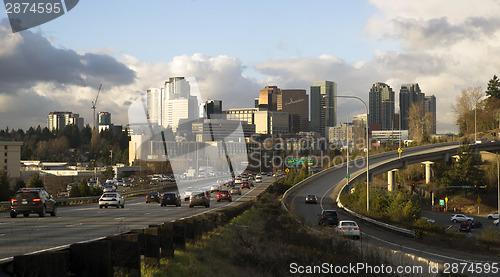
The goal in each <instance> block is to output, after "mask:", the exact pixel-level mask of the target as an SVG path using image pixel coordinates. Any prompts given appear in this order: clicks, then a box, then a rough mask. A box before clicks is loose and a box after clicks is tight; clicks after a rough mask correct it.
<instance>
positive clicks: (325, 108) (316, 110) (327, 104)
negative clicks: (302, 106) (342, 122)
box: [310, 81, 337, 137]
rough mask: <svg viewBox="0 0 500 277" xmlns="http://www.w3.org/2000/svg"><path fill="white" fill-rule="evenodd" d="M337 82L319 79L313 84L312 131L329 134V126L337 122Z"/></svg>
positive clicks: (324, 134)
mask: <svg viewBox="0 0 500 277" xmlns="http://www.w3.org/2000/svg"><path fill="white" fill-rule="evenodd" d="M336 96H337V84H336V83H335V82H331V81H317V82H314V83H313V85H312V86H311V96H310V97H311V108H310V110H311V131H313V132H316V133H319V134H321V135H323V136H325V137H326V136H328V134H327V131H328V130H327V127H334V126H335V125H336V123H337V98H336Z"/></svg>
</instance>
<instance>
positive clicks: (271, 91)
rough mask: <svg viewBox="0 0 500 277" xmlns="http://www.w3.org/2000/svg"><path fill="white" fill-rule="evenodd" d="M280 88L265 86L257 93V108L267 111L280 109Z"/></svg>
mask: <svg viewBox="0 0 500 277" xmlns="http://www.w3.org/2000/svg"><path fill="white" fill-rule="evenodd" d="M279 102H281V90H280V89H279V88H278V87H277V86H266V87H265V88H264V89H262V90H261V91H260V94H259V107H258V108H259V109H261V110H268V111H280V110H281V106H279V105H278V103H279Z"/></svg>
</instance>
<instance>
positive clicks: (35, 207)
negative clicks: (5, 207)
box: [10, 188, 57, 218]
mask: <svg viewBox="0 0 500 277" xmlns="http://www.w3.org/2000/svg"><path fill="white" fill-rule="evenodd" d="M56 211H57V208H56V201H55V200H54V199H52V196H50V195H49V194H48V193H47V192H46V191H45V190H44V189H42V188H23V189H20V190H18V191H17V192H16V193H15V194H14V196H12V199H11V200H10V217H12V218H15V217H17V215H18V214H23V215H24V216H25V217H28V216H29V215H30V214H38V215H39V216H40V217H44V216H45V213H46V212H49V213H50V215H51V216H56Z"/></svg>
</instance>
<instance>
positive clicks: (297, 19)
mask: <svg viewBox="0 0 500 277" xmlns="http://www.w3.org/2000/svg"><path fill="white" fill-rule="evenodd" d="M499 15H500V2H498V1H495V0H485V1H481V4H480V5H479V4H472V3H471V2H470V1H469V0H458V1H436V0H422V1H406V0H366V1H362V0H357V1H326V0H313V1H305V0H304V1H299V0H288V1H278V0H275V1H260V0H257V1H229V0H227V1H223V0H213V1H212V0H203V1H195V0H191V1H165V0H143V1H130V0H120V1H117V0H108V1H97V0H87V1H80V2H79V3H78V5H77V6H76V7H75V8H73V9H72V10H71V11H69V12H68V13H66V14H65V15H63V16H61V17H59V18H56V19H54V20H53V21H50V22H48V23H45V24H43V25H40V26H38V27H35V28H32V29H28V30H25V31H21V32H18V33H12V30H11V28H10V25H9V22H8V20H7V14H6V11H5V8H4V7H3V6H2V7H0V105H1V108H0V128H2V129H4V128H6V127H9V128H11V129H12V128H14V129H18V128H21V129H27V128H29V127H30V126H34V127H36V126H38V125H40V126H42V127H44V126H46V124H47V114H48V113H49V112H52V111H71V112H73V113H78V114H80V116H82V117H84V118H85V122H86V123H89V124H91V125H92V109H91V102H92V100H94V98H95V96H96V94H97V90H98V87H99V84H101V83H102V90H101V94H100V96H99V101H98V104H97V110H98V111H108V112H111V114H112V121H113V123H115V124H124V125H125V124H127V122H128V118H127V110H128V106H129V105H130V103H132V102H133V101H135V100H136V99H138V98H139V97H141V96H143V95H144V94H145V93H146V90H147V89H148V88H150V87H160V86H161V85H162V83H163V82H164V81H165V80H167V79H168V78H169V77H173V76H185V77H194V78H196V80H197V83H198V87H199V89H200V93H201V94H202V96H203V98H206V99H220V100H222V101H223V107H224V109H228V108H239V107H252V106H253V99H254V98H255V97H258V93H259V91H260V89H262V88H264V87H265V86H266V85H276V86H278V87H280V88H282V89H292V88H301V89H306V91H307V93H309V88H310V86H311V85H312V83H313V82H314V81H319V80H329V81H334V82H336V83H337V89H338V95H354V96H358V97H360V98H362V99H364V100H365V102H367V103H368V92H369V90H370V88H371V86H372V85H373V84H374V83H375V82H384V83H387V84H388V85H389V86H391V88H392V89H393V90H394V92H395V93H396V98H398V94H399V89H400V87H401V84H405V83H418V84H419V85H420V88H421V89H422V92H424V93H425V94H426V95H435V96H436V99H437V130H438V133H444V132H456V126H455V116H454V114H453V113H452V111H451V104H453V103H455V101H456V98H457V96H459V95H460V93H461V91H462V90H463V89H467V88H469V87H476V86H482V87H483V89H486V85H487V82H488V80H490V79H491V78H492V77H493V75H494V74H497V75H498V74H500V62H497V61H499V60H500V47H499V46H500V37H499V35H500V16H499ZM338 106H339V107H342V108H344V109H347V110H349V111H351V115H350V116H351V117H352V116H353V115H355V114H360V113H365V109H364V106H363V105H362V104H361V102H359V101H353V100H352V99H338ZM397 109H398V108H396V110H397ZM338 117H339V121H345V120H346V118H345V115H344V114H343V113H339V114H338Z"/></svg>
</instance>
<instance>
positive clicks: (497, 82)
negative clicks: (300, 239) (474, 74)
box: [486, 75, 500, 99]
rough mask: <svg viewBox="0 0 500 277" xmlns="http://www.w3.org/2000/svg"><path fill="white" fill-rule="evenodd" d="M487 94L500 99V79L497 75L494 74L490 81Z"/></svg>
mask: <svg viewBox="0 0 500 277" xmlns="http://www.w3.org/2000/svg"><path fill="white" fill-rule="evenodd" d="M486 95H488V96H490V97H491V96H493V97H495V98H497V99H500V79H498V77H497V75H493V78H492V79H491V80H490V81H489V82H488V88H487V89H486Z"/></svg>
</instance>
